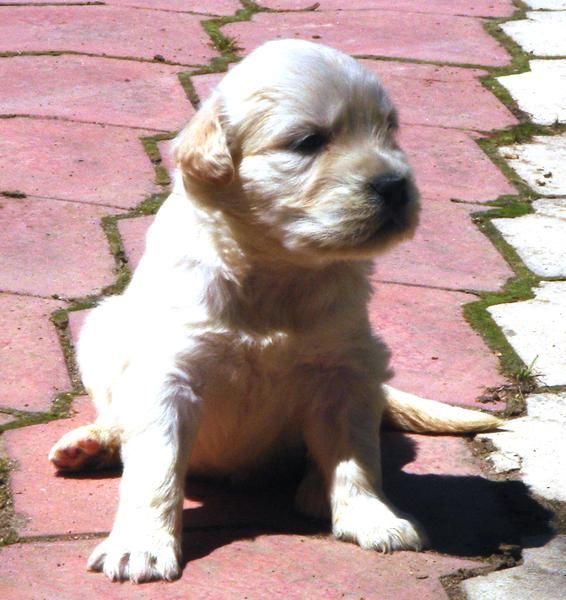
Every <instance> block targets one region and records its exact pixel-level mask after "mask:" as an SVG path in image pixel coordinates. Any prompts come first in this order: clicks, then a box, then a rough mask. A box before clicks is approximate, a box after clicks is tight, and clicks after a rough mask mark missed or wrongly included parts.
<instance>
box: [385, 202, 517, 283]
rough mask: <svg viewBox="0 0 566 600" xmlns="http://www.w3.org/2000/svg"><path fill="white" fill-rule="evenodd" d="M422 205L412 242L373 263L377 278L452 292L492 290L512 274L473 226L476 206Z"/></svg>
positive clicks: (444, 203)
mask: <svg viewBox="0 0 566 600" xmlns="http://www.w3.org/2000/svg"><path fill="white" fill-rule="evenodd" d="M421 206H422V208H421V215H420V224H419V227H418V229H417V232H416V234H415V236H414V238H413V239H412V240H409V241H404V242H402V243H401V244H399V245H398V246H396V247H395V248H393V249H392V250H390V251H388V252H387V253H386V254H384V255H382V256H379V257H377V259H376V260H375V265H376V268H375V276H376V277H377V278H378V279H380V280H382V281H391V282H396V283H407V284H413V285H424V286H429V287H443V288H445V289H447V288H451V289H454V290H462V289H467V290H494V291H496V290H498V289H500V288H501V287H502V286H503V284H504V283H505V281H506V280H507V279H508V278H509V277H511V276H512V275H513V271H512V270H511V269H510V268H509V266H508V265H507V263H506V262H505V260H504V259H503V258H502V257H501V255H500V254H499V252H497V250H496V249H495V248H494V247H493V246H492V245H491V244H488V243H486V238H485V236H484V235H483V234H482V233H481V232H480V231H479V229H478V228H477V227H476V225H475V224H474V223H473V222H472V217H471V213H472V212H476V211H477V206H473V207H471V206H470V205H466V204H456V203H454V202H438V201H435V200H431V199H430V198H422V199H421ZM439 223H442V226H441V227H439Z"/></svg>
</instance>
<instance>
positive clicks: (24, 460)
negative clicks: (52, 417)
mask: <svg viewBox="0 0 566 600" xmlns="http://www.w3.org/2000/svg"><path fill="white" fill-rule="evenodd" d="M74 406H75V407H76V408H77V409H78V410H80V418H79V417H74V418H72V419H63V420H60V421H52V422H51V423H49V424H47V425H33V426H30V427H23V428H21V429H14V430H11V431H8V432H6V433H5V434H4V444H5V447H6V451H7V453H8V456H9V457H10V458H12V459H15V460H16V461H17V464H18V466H17V468H16V469H15V470H14V471H13V472H12V474H11V489H12V497H13V501H14V511H15V512H16V514H17V515H18V517H21V519H20V522H21V526H20V527H19V534H20V535H22V536H32V535H55V534H56V535H67V534H71V533H89V532H101V531H109V530H110V528H111V526H112V520H113V517H114V510H115V506H116V499H117V498H118V482H119V479H118V476H117V475H115V476H114V477H104V478H97V477H96V476H94V477H91V478H81V477H72V478H71V477H68V478H64V477H58V476H56V475H55V471H54V469H53V468H52V467H51V465H50V463H49V462H48V460H47V455H48V453H49V449H50V448H51V446H52V445H53V444H54V443H55V442H56V441H57V440H58V439H59V438H60V437H61V436H62V435H63V434H64V433H66V432H67V431H69V430H71V429H73V428H74V427H78V426H79V425H83V424H86V423H88V422H90V421H92V420H93V418H94V409H93V408H92V406H91V404H90V402H89V401H88V400H87V399H86V398H79V399H77V400H76V401H75V404H74Z"/></svg>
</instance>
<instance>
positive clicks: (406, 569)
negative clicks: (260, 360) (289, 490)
mask: <svg viewBox="0 0 566 600" xmlns="http://www.w3.org/2000/svg"><path fill="white" fill-rule="evenodd" d="M254 533H255V532H253V531H252V532H247V531H241V532H238V531H236V532H214V531H213V532H198V533H195V534H194V535H193V536H192V547H193V550H192V551H189V552H190V553H189V554H188V556H187V558H188V560H189V563H188V564H187V566H186V567H185V569H184V572H183V577H182V579H180V580H178V581H176V582H173V583H163V582H161V583H159V582H157V583H151V584H149V585H141V586H134V585H130V584H125V585H119V584H117V583H111V582H110V581H108V580H107V579H106V578H105V577H104V576H103V575H101V574H93V573H87V572H86V570H85V566H84V565H85V562H86V558H87V556H88V554H89V552H90V549H91V546H92V543H93V542H92V541H91V542H88V541H83V540H80V541H69V542H54V543H47V542H39V543H36V544H25V545H15V546H10V547H8V548H6V549H4V550H3V551H2V558H3V560H2V562H1V564H0V594H2V597H3V598H6V599H8V600H15V599H16V598H18V600H38V598H42V599H43V598H45V599H47V598H60V599H61V600H75V599H76V597H77V589H80V590H81V594H82V595H85V596H86V597H90V598H109V599H112V600H114V599H116V600H117V599H118V598H120V599H129V598H136V599H138V598H139V599H147V600H150V599H154V598H163V600H169V599H170V600H173V599H175V600H177V599H180V598H185V597H187V595H190V597H191V598H195V599H197V600H212V599H214V598H223V599H224V598H225V599H227V600H230V599H233V600H236V599H241V598H248V599H249V600H259V599H261V598H266V597H267V596H269V597H273V598H289V600H304V599H306V598H314V599H325V600H327V599H328V600H338V599H339V598H352V599H353V598H367V599H368V600H369V599H372V598H373V599H375V598H380V599H382V600H409V599H412V598H415V597H418V598H422V599H423V600H438V599H440V598H447V595H446V592H445V591H444V589H443V587H442V584H441V583H440V581H439V578H440V577H441V576H442V575H445V574H449V573H450V572H452V571H456V570H458V569H470V568H475V567H477V566H478V564H480V563H477V562H472V561H470V560H462V559H458V558H450V557H438V556H434V555H427V554H416V553H410V552H404V553H400V554H393V555H388V554H378V553H374V552H370V551H364V550H361V549H359V548H357V547H356V546H354V545H352V544H345V543H339V542H334V541H331V540H328V539H310V538H306V537H304V536H301V535H295V536H281V535H257V536H256V537H255V539H254ZM28 565H33V570H30V571H29V572H28V573H27V576H26V577H25V578H23V579H22V576H21V575H22V571H26V570H27V569H28V568H29V567H28Z"/></svg>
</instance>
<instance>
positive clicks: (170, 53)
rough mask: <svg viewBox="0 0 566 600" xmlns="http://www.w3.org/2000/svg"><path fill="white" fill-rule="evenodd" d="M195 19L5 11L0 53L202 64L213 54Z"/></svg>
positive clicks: (114, 11)
mask: <svg viewBox="0 0 566 600" xmlns="http://www.w3.org/2000/svg"><path fill="white" fill-rule="evenodd" d="M200 19H201V17H198V16H196V15H191V14H187V13H179V12H167V11H163V10H145V9H136V8H128V7H119V6H104V5H90V6H84V5H83V6H35V7H33V8H27V9H25V10H22V9H21V8H20V7H10V6H6V7H4V8H2V21H1V22H0V40H2V41H1V42H0V52H53V51H67V52H80V53H83V54H98V55H102V56H119V57H128V58H141V59H146V60H153V59H154V57H156V56H159V57H162V59H165V60H167V61H172V62H175V63H180V64H187V65H197V64H206V63H208V61H209V60H210V59H212V58H213V57H214V56H216V55H217V53H216V52H215V51H214V50H213V48H211V46H210V39H209V37H208V35H207V34H206V32H205V31H204V29H203V28H202V26H201V24H200ZM187 40H190V43H187Z"/></svg>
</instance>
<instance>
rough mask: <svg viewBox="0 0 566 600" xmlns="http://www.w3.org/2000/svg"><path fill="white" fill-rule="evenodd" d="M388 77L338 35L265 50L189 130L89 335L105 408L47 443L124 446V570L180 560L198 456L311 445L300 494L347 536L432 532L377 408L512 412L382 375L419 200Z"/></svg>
mask: <svg viewBox="0 0 566 600" xmlns="http://www.w3.org/2000/svg"><path fill="white" fill-rule="evenodd" d="M396 129H397V116H396V113H395V109H394V107H393V105H392V103H391V101H390V100H389V98H388V96H387V95H386V93H385V91H384V90H383V88H382V87H381V85H380V84H379V82H378V80H377V79H376V78H375V76H374V75H372V74H370V73H368V72H367V71H365V70H364V69H363V68H362V67H361V66H360V65H359V64H358V63H357V62H356V61H355V60H353V59H352V58H350V57H348V56H346V55H344V54H342V53H340V52H338V51H336V50H333V49H331V48H327V47H324V46H320V45H316V44H312V43H308V42H303V41H298V40H286V41H277V42H270V43H267V44H265V45H264V46H262V47H261V48H259V49H258V50H256V51H255V52H253V53H252V54H250V55H249V56H248V57H247V58H246V59H245V60H243V61H242V62H241V63H240V64H238V65H237V66H236V67H235V68H234V69H233V70H232V71H230V72H229V73H228V74H227V75H226V77H225V78H224V79H223V80H222V82H221V83H220V84H219V86H218V87H217V88H216V90H215V91H214V92H213V93H212V95H211V97H210V98H209V99H208V100H207V101H206V102H205V103H204V104H203V106H202V107H201V108H200V110H199V111H198V112H197V114H196V115H195V116H194V118H193V119H192V120H191V122H190V123H189V124H188V126H187V127H186V128H185V129H184V130H183V131H182V132H181V133H180V134H179V136H178V137H177V139H176V141H175V150H174V152H175V157H176V164H177V169H176V174H175V183H174V189H173V192H172V193H171V195H170V196H169V198H168V199H167V200H166V202H165V203H164V204H163V206H162V207H161V209H160V210H159V212H158V214H157V217H156V219H155V222H154V223H153V225H152V226H151V228H150V230H149V232H148V236H147V244H146V251H145V254H144V256H143V258H142V260H141V262H140V264H139V266H138V268H137V269H136V272H135V274H134V276H133V279H132V281H131V283H130V285H129V287H128V288H127V290H126V291H125V292H124V294H122V295H121V296H117V297H112V298H109V299H108V300H106V301H104V302H103V303H102V304H101V305H100V306H99V307H98V308H97V309H95V310H94V311H93V312H92V313H91V315H90V316H89V318H88V319H87V321H86V323H85V325H84V328H83V331H82V333H81V337H80V341H79V346H78V361H79V364H80V369H81V373H82V377H83V380H84V383H85V386H86V388H87V390H88V391H89V393H90V394H91V396H92V398H93V401H94V403H95V405H96V408H97V411H98V418H97V420H96V422H95V423H93V424H92V425H88V426H85V427H81V428H79V429H76V430H74V431H72V432H70V433H68V434H67V435H65V436H64V437H63V438H62V439H61V440H60V441H59V442H58V443H57V444H56V445H55V446H54V447H53V449H52V450H51V454H50V459H51V461H52V462H53V463H54V465H55V466H56V467H57V468H59V469H60V470H63V471H64V470H73V469H79V468H83V467H86V466H88V465H98V466H100V465H105V464H109V463H112V462H115V461H116V460H117V459H118V458H119V457H120V458H121V460H122V462H123V465H124V471H123V477H122V481H121V486H120V502H119V506H118V512H117V515H116V519H115V523H114V526H113V529H112V532H111V533H110V535H109V537H108V538H107V539H106V540H104V541H103V542H102V543H100V544H99V545H98V547H97V548H96V549H95V550H94V552H93V553H92V555H91V557H90V558H89V561H88V566H89V568H90V569H93V570H98V571H103V572H104V573H105V574H106V575H107V576H108V577H109V578H110V579H112V580H124V579H130V580H131V581H133V582H140V581H147V580H150V579H166V580H171V579H174V578H176V577H178V576H179V575H180V559H181V556H180V554H181V535H182V526H181V513H182V504H183V486H184V481H185V476H186V473H187V471H189V472H192V473H203V474H211V475H227V474H237V473H239V472H242V471H246V472H248V471H250V469H253V468H254V467H260V466H262V465H263V466H264V465H265V464H269V461H270V460H271V459H273V458H274V457H276V456H279V457H280V456H281V455H285V453H290V452H293V450H295V449H297V448H301V447H304V448H305V449H306V451H307V454H308V458H309V468H308V470H307V474H306V476H305V478H304V481H303V482H302V484H301V485H300V486H299V490H298V492H297V507H298V509H300V510H301V511H303V512H305V513H307V514H311V515H316V516H320V515H324V514H328V515H330V517H331V519H332V529H333V532H334V535H335V536H336V537H337V538H340V539H343V540H348V541H352V542H355V543H357V544H359V545H360V546H362V547H363V548H369V549H374V550H381V551H390V550H396V549H415V550H418V549H419V548H420V547H421V535H420V534H419V532H418V530H417V528H416V527H415V526H414V524H413V523H412V522H411V521H410V520H408V519H407V518H403V517H401V516H400V515H399V514H397V512H396V511H395V509H394V508H393V507H392V506H391V505H390V504H389V503H388V501H387V499H386V498H385V497H384V495H383V492H382V485H381V471H380V449H379V432H380V424H381V420H382V416H383V414H384V413H385V417H386V418H388V419H389V420H390V421H391V422H392V423H394V424H396V425H397V426H398V427H400V428H402V429H406V430H412V431H443V432H447V431H475V430H481V429H489V428H494V427H496V426H497V424H498V420H497V419H495V418H494V417H491V416H488V415H483V414H481V413H478V412H474V411H467V410H464V409H458V408H454V407H449V406H447V405H444V404H440V403H435V402H433V401H430V400H423V399H420V398H416V397H415V396H412V395H410V394H403V393H402V392H397V391H395V390H392V389H391V388H388V387H386V386H384V385H383V383H384V381H386V380H387V378H388V377H389V376H390V372H389V366H388V352H387V350H386V348H385V347H384V346H383V345H382V343H381V342H380V341H379V340H378V339H376V337H375V336H374V335H373V334H372V332H371V329H370V325H369V322H368V314H367V302H368V297H369V293H370V289H369V285H368V279H367V275H368V272H369V270H370V259H371V258H372V257H374V256H375V255H376V254H378V253H380V252H383V251H384V250H386V249H387V248H389V247H390V246H391V245H392V244H393V243H395V242H398V241H399V240H402V239H403V238H407V237H409V236H410V235H411V234H412V233H413V231H414V229H415V227H416V225H417V220H418V218H417V216H418V198H417V190H416V188H415V183H414V181H413V175H412V173H411V169H410V167H409V165H408V164H407V160H406V158H405V155H404V154H403V152H402V151H401V150H400V148H399V147H398V146H397V144H396V142H395V131H396Z"/></svg>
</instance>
